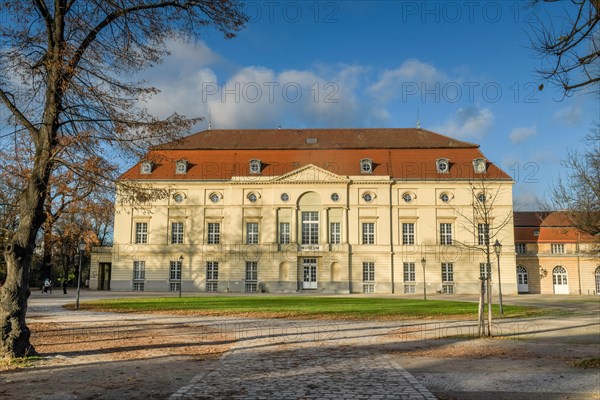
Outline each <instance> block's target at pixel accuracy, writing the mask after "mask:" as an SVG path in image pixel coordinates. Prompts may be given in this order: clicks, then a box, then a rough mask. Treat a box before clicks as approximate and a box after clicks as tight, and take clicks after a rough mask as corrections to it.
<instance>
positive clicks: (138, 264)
mask: <svg viewBox="0 0 600 400" xmlns="http://www.w3.org/2000/svg"><path fill="white" fill-rule="evenodd" d="M145 279H146V261H134V262H133V288H132V289H133V291H134V292H143V291H144V280H145Z"/></svg>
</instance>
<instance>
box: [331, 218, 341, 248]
mask: <svg viewBox="0 0 600 400" xmlns="http://www.w3.org/2000/svg"><path fill="white" fill-rule="evenodd" d="M329 236H330V238H329V243H330V244H340V243H341V242H342V229H341V224H340V223H339V222H332V223H331V224H329Z"/></svg>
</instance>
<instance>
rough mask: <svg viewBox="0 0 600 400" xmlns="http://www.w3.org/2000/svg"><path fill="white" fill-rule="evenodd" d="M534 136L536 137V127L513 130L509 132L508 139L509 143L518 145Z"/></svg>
mask: <svg viewBox="0 0 600 400" xmlns="http://www.w3.org/2000/svg"><path fill="white" fill-rule="evenodd" d="M535 135H537V126H535V125H534V126H532V127H521V128H515V129H513V130H512V131H511V132H510V134H509V135H508V137H509V139H510V141H511V143H513V144H518V143H522V142H524V141H525V140H527V139H529V138H530V137H533V136H535Z"/></svg>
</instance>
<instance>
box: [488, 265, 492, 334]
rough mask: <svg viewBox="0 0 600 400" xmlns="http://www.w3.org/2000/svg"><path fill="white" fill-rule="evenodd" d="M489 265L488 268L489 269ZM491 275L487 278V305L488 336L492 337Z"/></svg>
mask: <svg viewBox="0 0 600 400" xmlns="http://www.w3.org/2000/svg"><path fill="white" fill-rule="evenodd" d="M489 265H490V264H488V268H489ZM490 271H491V270H490ZM491 280H492V279H491V274H488V277H487V303H488V321H487V335H488V337H491V336H492V284H491Z"/></svg>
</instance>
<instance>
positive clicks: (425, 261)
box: [421, 257, 427, 300]
mask: <svg viewBox="0 0 600 400" xmlns="http://www.w3.org/2000/svg"><path fill="white" fill-rule="evenodd" d="M425 264H427V260H426V259H425V257H423V258H421V266H422V267H423V300H427V283H426V281H425Z"/></svg>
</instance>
